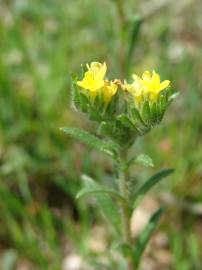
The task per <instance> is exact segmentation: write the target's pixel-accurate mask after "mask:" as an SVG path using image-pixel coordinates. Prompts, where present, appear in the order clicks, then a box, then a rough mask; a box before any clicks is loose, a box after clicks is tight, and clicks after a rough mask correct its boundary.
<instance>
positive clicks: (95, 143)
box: [60, 127, 116, 158]
mask: <svg viewBox="0 0 202 270" xmlns="http://www.w3.org/2000/svg"><path fill="white" fill-rule="evenodd" d="M60 130H62V131H63V132H65V133H66V134H68V135H70V136H72V137H73V138H75V139H77V140H79V141H81V142H83V143H85V144H87V145H89V146H91V147H94V148H95V149H97V150H99V151H101V152H104V153H106V154H108V155H109V156H111V157H113V158H115V156H116V145H115V144H112V143H107V142H104V141H102V140H100V139H99V138H98V137H96V136H94V135H92V134H90V133H88V132H86V131H84V130H81V129H79V128H69V127H63V128H60Z"/></svg>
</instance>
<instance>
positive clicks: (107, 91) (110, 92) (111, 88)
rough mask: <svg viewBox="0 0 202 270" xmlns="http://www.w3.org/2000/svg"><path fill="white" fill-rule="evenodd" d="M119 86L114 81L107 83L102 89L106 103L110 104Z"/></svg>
mask: <svg viewBox="0 0 202 270" xmlns="http://www.w3.org/2000/svg"><path fill="white" fill-rule="evenodd" d="M117 89H118V85H117V84H116V83H114V82H112V81H105V84H104V87H103V88H102V92H103V99H104V103H105V104H108V103H109V102H110V101H111V98H112V97H113V96H114V95H115V94H116V92H117Z"/></svg>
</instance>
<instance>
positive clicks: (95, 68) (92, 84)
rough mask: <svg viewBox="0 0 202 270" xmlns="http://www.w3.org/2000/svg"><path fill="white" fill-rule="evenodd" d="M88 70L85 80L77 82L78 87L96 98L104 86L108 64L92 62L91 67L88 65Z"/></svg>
mask: <svg viewBox="0 0 202 270" xmlns="http://www.w3.org/2000/svg"><path fill="white" fill-rule="evenodd" d="M87 69H88V70H87V71H86V72H85V74H84V78H83V80H82V81H77V85H79V86H80V87H81V88H83V89H86V90H89V91H90V95H91V96H92V97H95V96H96V95H97V92H98V90H100V89H101V88H102V87H103V86H104V76H105V74H106V71H107V66H106V63H103V64H101V63H99V62H91V64H90V66H89V65H88V64H87Z"/></svg>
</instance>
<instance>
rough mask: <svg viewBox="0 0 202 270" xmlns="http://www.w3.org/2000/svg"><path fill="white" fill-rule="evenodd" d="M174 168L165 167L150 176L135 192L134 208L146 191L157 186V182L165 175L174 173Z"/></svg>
mask: <svg viewBox="0 0 202 270" xmlns="http://www.w3.org/2000/svg"><path fill="white" fill-rule="evenodd" d="M173 171H174V169H172V168H171V169H165V170H162V171H160V172H158V173H156V174H155V175H153V176H152V177H150V178H149V179H148V180H147V181H146V182H145V183H144V184H143V185H142V186H140V188H139V189H138V190H137V192H136V193H135V194H134V196H133V199H134V208H135V207H136V206H137V204H138V203H139V202H140V200H141V199H142V198H143V196H144V195H145V193H147V192H148V191H149V190H150V189H151V188H152V187H153V186H155V185H156V184H157V183H159V182H160V181H161V180H163V179H164V178H165V177H167V176H168V175H170V174H171V173H173Z"/></svg>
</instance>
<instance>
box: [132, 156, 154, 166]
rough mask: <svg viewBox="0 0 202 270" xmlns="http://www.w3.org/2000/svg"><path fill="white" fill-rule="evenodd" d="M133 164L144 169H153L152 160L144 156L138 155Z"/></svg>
mask: <svg viewBox="0 0 202 270" xmlns="http://www.w3.org/2000/svg"><path fill="white" fill-rule="evenodd" d="M135 162H136V163H138V164H140V165H143V166H145V167H154V163H153V160H152V159H151V158H150V157H149V156H148V155H146V154H140V155H139V156H138V157H137V158H136V159H135Z"/></svg>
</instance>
